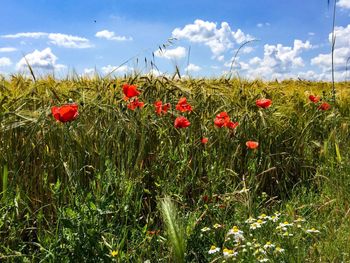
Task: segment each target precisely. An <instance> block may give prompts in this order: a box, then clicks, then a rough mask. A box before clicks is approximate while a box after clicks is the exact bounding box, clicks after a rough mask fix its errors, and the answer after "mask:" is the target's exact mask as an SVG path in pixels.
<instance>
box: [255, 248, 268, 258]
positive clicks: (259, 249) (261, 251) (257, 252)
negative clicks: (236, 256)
mask: <svg viewBox="0 0 350 263" xmlns="http://www.w3.org/2000/svg"><path fill="white" fill-rule="evenodd" d="M258 254H263V255H266V251H265V250H264V249H262V248H261V247H259V248H258V249H257V250H255V251H254V253H253V255H254V256H256V255H258Z"/></svg>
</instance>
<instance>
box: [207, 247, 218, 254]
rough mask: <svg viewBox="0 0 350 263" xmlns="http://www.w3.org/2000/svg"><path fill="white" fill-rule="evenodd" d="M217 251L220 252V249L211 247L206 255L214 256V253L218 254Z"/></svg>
mask: <svg viewBox="0 0 350 263" xmlns="http://www.w3.org/2000/svg"><path fill="white" fill-rule="evenodd" d="M219 251H220V248H219V247H216V246H214V245H213V246H211V247H210V250H209V251H208V253H209V254H214V253H216V252H219Z"/></svg>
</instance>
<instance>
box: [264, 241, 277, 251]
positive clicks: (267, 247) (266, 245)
mask: <svg viewBox="0 0 350 263" xmlns="http://www.w3.org/2000/svg"><path fill="white" fill-rule="evenodd" d="M274 247H275V245H274V244H272V243H271V242H270V241H268V242H266V244H265V245H264V248H265V249H269V248H274Z"/></svg>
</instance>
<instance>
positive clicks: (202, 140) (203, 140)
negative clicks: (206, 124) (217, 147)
mask: <svg viewBox="0 0 350 263" xmlns="http://www.w3.org/2000/svg"><path fill="white" fill-rule="evenodd" d="M208 141H209V139H208V138H207V137H204V138H202V139H201V143H202V144H207V143H208Z"/></svg>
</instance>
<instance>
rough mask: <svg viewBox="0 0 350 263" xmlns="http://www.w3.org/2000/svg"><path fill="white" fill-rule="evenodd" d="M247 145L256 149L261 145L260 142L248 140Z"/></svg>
mask: <svg viewBox="0 0 350 263" xmlns="http://www.w3.org/2000/svg"><path fill="white" fill-rule="evenodd" d="M245 145H246V146H247V147H248V148H249V149H256V148H258V147H259V143H258V142H255V141H247V142H246V143H245Z"/></svg>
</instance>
